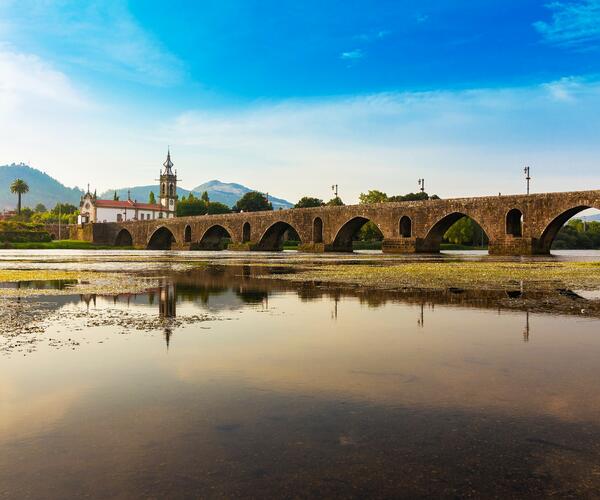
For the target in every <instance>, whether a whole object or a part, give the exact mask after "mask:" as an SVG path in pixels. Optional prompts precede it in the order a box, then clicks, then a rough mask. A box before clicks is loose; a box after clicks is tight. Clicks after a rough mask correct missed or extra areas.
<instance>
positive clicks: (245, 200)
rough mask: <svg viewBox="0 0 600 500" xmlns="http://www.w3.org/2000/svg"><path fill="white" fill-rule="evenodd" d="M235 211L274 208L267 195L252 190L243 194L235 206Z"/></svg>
mask: <svg viewBox="0 0 600 500" xmlns="http://www.w3.org/2000/svg"><path fill="white" fill-rule="evenodd" d="M233 210H234V211H235V212H263V211H266V210H273V205H271V202H270V201H268V200H267V197H266V196H265V195H264V194H262V193H259V192H258V191H250V192H248V193H246V194H245V195H244V196H242V197H241V198H240V199H239V200H238V201H237V203H236V204H235V205H234V206H233Z"/></svg>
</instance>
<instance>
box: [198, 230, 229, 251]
mask: <svg viewBox="0 0 600 500" xmlns="http://www.w3.org/2000/svg"><path fill="white" fill-rule="evenodd" d="M230 241H231V234H230V233H229V231H227V229H225V228H224V227H223V226H219V225H216V226H212V227H210V228H208V229H207V230H206V231H205V232H204V234H203V235H202V238H200V241H199V243H198V248H199V249H200V250H225V249H226V248H227V245H228V244H229V242H230Z"/></svg>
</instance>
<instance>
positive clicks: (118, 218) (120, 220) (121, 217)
mask: <svg viewBox="0 0 600 500" xmlns="http://www.w3.org/2000/svg"><path fill="white" fill-rule="evenodd" d="M122 221H123V215H122V214H117V222H122Z"/></svg>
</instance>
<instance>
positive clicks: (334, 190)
mask: <svg viewBox="0 0 600 500" xmlns="http://www.w3.org/2000/svg"><path fill="white" fill-rule="evenodd" d="M331 190H332V191H333V194H334V196H335V198H337V197H338V185H337V184H333V185H332V186H331Z"/></svg>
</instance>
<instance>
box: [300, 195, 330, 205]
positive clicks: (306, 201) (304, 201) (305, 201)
mask: <svg viewBox="0 0 600 500" xmlns="http://www.w3.org/2000/svg"><path fill="white" fill-rule="evenodd" d="M323 205H325V203H323V200H320V199H319V198H312V197H311V196H304V197H302V198H300V199H299V200H298V203H296V204H295V205H294V208H311V207H322V206H323Z"/></svg>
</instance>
